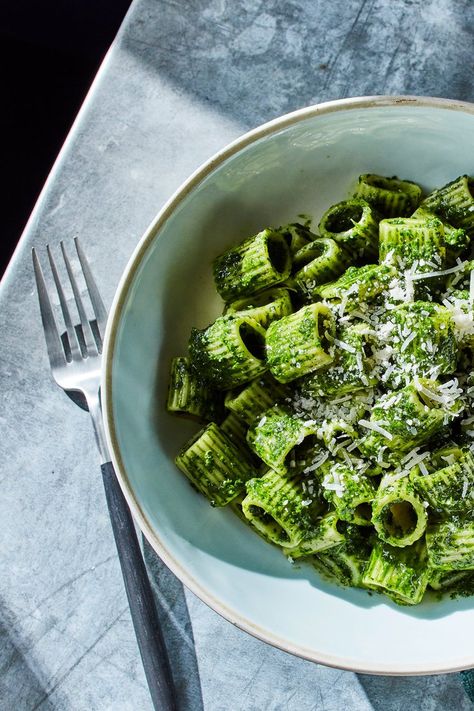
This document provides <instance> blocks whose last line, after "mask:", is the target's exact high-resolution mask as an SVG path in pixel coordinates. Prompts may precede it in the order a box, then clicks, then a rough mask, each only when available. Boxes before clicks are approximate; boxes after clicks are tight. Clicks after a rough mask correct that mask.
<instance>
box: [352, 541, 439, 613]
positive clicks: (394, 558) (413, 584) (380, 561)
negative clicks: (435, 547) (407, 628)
mask: <svg viewBox="0 0 474 711" xmlns="http://www.w3.org/2000/svg"><path fill="white" fill-rule="evenodd" d="M430 574H431V570H430V568H429V566H428V565H427V561H426V546H425V544H424V542H423V541H422V540H420V541H417V542H416V543H414V544H413V545H411V546H406V547H405V548H394V547H393V546H390V545H388V544H387V543H383V542H381V541H379V542H377V543H376V544H375V546H374V548H373V550H372V553H371V556H370V558H369V562H368V564H367V568H366V570H365V572H364V575H363V578H362V583H363V585H364V586H366V587H368V588H373V589H381V590H382V591H383V592H384V593H385V594H386V595H388V596H389V597H391V598H392V600H394V602H396V603H398V604H399V605H416V604H418V603H419V602H421V600H422V598H423V595H424V593H425V590H426V587H427V585H428V580H429V578H430Z"/></svg>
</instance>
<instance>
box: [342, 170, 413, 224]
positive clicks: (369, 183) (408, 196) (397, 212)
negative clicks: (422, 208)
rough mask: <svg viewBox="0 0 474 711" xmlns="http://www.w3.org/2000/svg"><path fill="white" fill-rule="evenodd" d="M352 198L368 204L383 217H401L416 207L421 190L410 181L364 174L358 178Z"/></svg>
mask: <svg viewBox="0 0 474 711" xmlns="http://www.w3.org/2000/svg"><path fill="white" fill-rule="evenodd" d="M354 197H358V198H361V199H362V200H365V201H366V202H368V203H369V204H370V205H372V207H374V208H375V209H376V210H377V212H379V214H380V215H382V216H383V217H401V216H402V217H403V216H405V215H409V214H410V213H411V212H413V210H414V209H415V207H416V206H417V205H418V203H419V201H420V199H421V188H420V186H419V185H417V184H416V183H413V182H412V181H411V180H399V179H398V178H385V177H383V176H382V175H375V174H373V173H372V174H371V173H365V174H364V175H360V176H359V182H358V185H357V188H356V191H355V194H354Z"/></svg>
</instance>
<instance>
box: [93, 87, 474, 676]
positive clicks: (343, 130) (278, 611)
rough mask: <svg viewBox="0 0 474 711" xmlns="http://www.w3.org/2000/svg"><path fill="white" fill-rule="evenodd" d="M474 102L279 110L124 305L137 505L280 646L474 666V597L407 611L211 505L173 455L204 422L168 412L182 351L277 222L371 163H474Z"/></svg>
mask: <svg viewBox="0 0 474 711" xmlns="http://www.w3.org/2000/svg"><path fill="white" fill-rule="evenodd" d="M472 146H474V105H472V104H465V103H460V102H455V101H447V100H440V99H429V98H416V97H398V98H397V97H371V98H362V99H349V100H343V101H333V102H330V103H326V104H321V105H318V106H312V107H309V108H307V109H302V110H300V111H296V112H294V113H292V114H288V115H287V116H283V117H282V118H279V119H277V120H275V121H271V122H270V123H268V124H265V125H264V126H261V127H260V128H257V129H256V130H254V131H251V132H250V133H247V134H246V135H245V136H243V137H242V138H240V139H238V140H237V141H235V142H234V143H232V144H231V145H230V146H228V147H227V148H225V149H224V150H223V151H221V152H220V153H219V154H217V155H216V156H214V157H213V158H212V159H211V160H210V161H209V162H208V163H206V164H205V165H204V166H203V167H202V168H200V169H199V170H198V171H197V172H196V173H194V175H192V176H191V178H190V179H189V180H188V181H187V182H186V183H185V184H184V185H183V186H182V187H181V188H180V190H178V192H177V193H175V195H174V196H173V197H172V198H171V200H170V201H169V202H168V203H167V204H166V205H165V207H164V208H163V209H162V210H161V212H160V213H159V214H158V216H157V217H156V219H155V220H154V222H153V223H152V225H151V226H150V227H149V229H148V230H147V232H146V234H145V235H144V236H143V238H142V240H141V242H140V243H139V245H138V247H137V249H136V250H135V253H134V254H133V256H132V258H131V260H130V262H129V265H128V267H127V269H126V270H125V273H124V275H123V278H122V281H121V283H120V286H119V288H118V291H117V295H116V298H115V301H114V304H113V307H112V312H111V316H110V320H109V326H108V333H107V338H106V348H105V350H106V356H105V374H104V381H103V388H102V392H103V397H104V404H105V418H106V427H107V436H108V441H109V445H110V448H111V452H112V458H113V461H114V464H115V467H116V470H117V472H118V476H119V478H120V482H121V485H122V488H123V491H124V493H125V496H126V498H127V500H128V502H129V504H130V507H131V510H132V512H133V514H134V515H135V517H136V519H137V520H138V522H139V524H140V526H141V528H142V530H143V532H144V534H145V535H146V537H147V539H148V540H149V542H150V543H151V545H152V546H153V548H154V549H155V550H156V552H157V553H158V555H159V556H160V557H161V558H162V559H163V560H164V562H165V563H166V564H167V565H168V566H169V567H170V568H171V570H172V571H173V572H174V573H175V574H176V575H177V576H178V577H179V578H180V579H181V580H182V581H183V583H184V584H185V585H187V586H188V587H189V588H190V589H191V590H192V591H193V592H194V593H196V594H197V595H198V596H199V597H200V598H201V599H202V600H204V601H205V602H206V603H207V604H209V605H210V606H211V607H212V608H214V610H216V611H217V612H219V613H220V614H222V615H223V616H224V617H226V618H227V619H228V620H230V621H231V622H233V623H234V624H236V625H238V626H239V627H241V628H242V629H244V630H246V631H248V632H250V633H251V634H254V635H255V636H257V637H259V638H260V639H262V640H265V641H266V642H269V643H270V644H273V645H275V646H277V647H280V648H281V649H284V650H287V651H289V652H293V653H294V654H297V655H300V656H302V657H306V658H307V659H311V660H314V661H317V662H321V663H323V664H328V665H333V666H337V667H342V668H346V669H353V670H357V671H363V672H372V673H383V674H425V673H435V672H442V671H454V670H458V669H463V668H467V667H472V666H474V641H473V639H472V635H471V634H468V633H467V631H468V630H469V629H473V626H474V598H465V599H461V600H456V601H452V600H450V599H446V600H444V601H443V602H435V601H432V600H431V601H427V602H424V603H423V604H421V605H419V606H417V607H414V608H407V607H405V608H403V607H398V606H397V605H395V604H393V603H391V602H390V601H389V600H387V599H386V598H384V597H383V596H379V595H372V596H369V595H368V593H367V592H365V591H362V590H355V589H344V588H340V587H337V586H335V585H333V584H331V583H329V582H326V581H324V580H322V579H321V578H320V577H319V576H318V574H317V573H316V572H315V571H314V570H313V569H312V568H311V567H310V566H309V565H307V564H303V565H298V566H293V567H292V566H291V565H290V564H289V563H288V562H287V561H286V559H285V558H284V557H283V555H282V554H281V553H280V552H279V551H278V550H277V549H276V548H274V547H272V546H271V545H269V544H267V543H265V542H264V541H263V540H261V539H260V538H259V537H258V536H257V535H256V534H255V533H253V532H252V531H251V529H250V528H248V527H246V526H245V525H244V524H243V523H242V522H241V521H240V520H238V519H237V517H235V516H234V515H233V514H232V513H231V512H230V511H226V510H216V509H212V508H211V507H210V506H209V504H208V503H207V501H206V500H205V499H204V498H203V497H201V496H200V495H198V494H196V493H195V492H194V490H193V489H192V488H191V487H190V486H189V484H188V483H187V481H186V479H185V477H184V476H183V475H182V474H181V473H180V472H178V470H177V469H176V467H175V465H174V463H173V458H174V456H175V454H176V453H177V451H178V449H179V447H180V446H181V445H182V444H183V443H184V442H185V441H186V439H187V438H188V437H189V436H190V435H191V433H192V432H194V431H195V430H196V426H195V425H192V424H190V423H188V422H184V421H183V420H180V419H174V418H173V417H171V416H169V415H168V414H167V413H166V412H165V396H166V384H167V378H168V368H169V362H170V359H171V357H172V356H173V355H177V354H183V353H185V352H186V344H187V339H188V335H189V331H190V329H191V327H192V326H198V327H203V326H205V325H207V324H208V323H209V322H210V321H211V320H213V319H214V318H215V317H216V316H217V315H218V314H219V313H220V309H221V307H222V304H221V303H220V301H219V299H218V298H217V296H216V293H215V291H214V287H213V283H212V275H211V261H212V259H213V257H214V256H216V255H217V254H219V253H220V252H221V251H222V250H223V249H225V248H226V247H228V246H229V245H231V244H233V243H235V242H236V241H238V240H241V239H243V238H244V237H246V236H248V235H250V234H252V233H255V232H257V231H258V230H260V229H261V228H262V227H265V226H267V225H279V224H283V223H285V222H289V221H294V220H295V219H296V217H297V215H298V214H299V213H309V214H310V215H312V216H313V217H314V218H315V224H317V222H318V218H319V216H320V215H321V214H322V212H323V211H324V210H325V209H327V207H329V206H330V205H331V204H332V203H334V202H337V201H339V200H341V199H343V198H345V197H346V196H347V194H348V191H349V189H350V188H351V186H353V184H354V181H355V179H356V177H357V176H358V175H359V174H360V173H366V172H371V173H380V174H382V175H398V176H400V177H403V178H409V179H413V180H415V181H417V182H419V183H421V185H422V186H423V187H424V188H426V189H431V188H433V187H435V186H440V185H442V184H444V183H446V182H447V181H448V180H450V179H453V178H455V177H457V176H458V175H460V174H462V173H470V174H474V152H473V150H472Z"/></svg>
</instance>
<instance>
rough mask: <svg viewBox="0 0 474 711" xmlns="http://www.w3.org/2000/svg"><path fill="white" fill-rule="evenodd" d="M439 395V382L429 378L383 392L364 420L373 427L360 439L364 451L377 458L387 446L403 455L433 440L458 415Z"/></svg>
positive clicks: (369, 427)
mask: <svg viewBox="0 0 474 711" xmlns="http://www.w3.org/2000/svg"><path fill="white" fill-rule="evenodd" d="M439 399H441V396H440V395H438V388H437V384H436V383H435V382H433V381H430V380H425V379H423V380H422V379H419V380H418V381H417V382H416V383H410V384H409V385H407V386H406V387H404V388H402V389H401V390H398V391H397V392H388V393H386V394H385V395H382V397H381V398H380V399H379V400H378V401H377V402H376V403H375V404H374V407H373V409H372V414H371V416H370V420H369V421H364V422H362V421H361V424H363V426H364V427H366V428H367V429H368V430H369V431H370V434H368V435H367V436H366V437H365V438H364V439H363V440H362V442H361V443H360V446H359V448H360V450H361V451H362V453H363V454H365V455H366V456H367V457H371V458H374V459H375V460H377V458H378V457H379V456H380V454H383V452H384V450H388V452H389V456H390V455H399V454H403V453H404V452H408V451H410V450H411V449H413V447H416V446H417V445H419V444H422V443H424V442H427V441H428V440H430V439H431V437H433V436H434V435H435V434H436V433H437V432H439V431H440V430H441V429H442V428H443V426H444V425H445V424H447V423H448V422H449V421H450V419H452V418H453V417H454V412H452V411H451V410H450V409H448V407H447V406H446V407H443V406H442V405H443V403H442V402H439ZM392 458H393V456H392ZM394 459H395V461H396V459H397V457H396V456H395V458H394Z"/></svg>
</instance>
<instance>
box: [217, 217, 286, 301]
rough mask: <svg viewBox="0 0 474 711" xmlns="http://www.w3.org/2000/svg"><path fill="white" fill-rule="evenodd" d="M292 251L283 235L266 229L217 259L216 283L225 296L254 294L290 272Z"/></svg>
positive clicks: (218, 289) (230, 297) (225, 297)
mask: <svg viewBox="0 0 474 711" xmlns="http://www.w3.org/2000/svg"><path fill="white" fill-rule="evenodd" d="M290 270H291V259H290V250H289V248H288V244H287V242H286V240H285V239H284V237H283V236H282V235H281V234H280V233H279V232H276V231H274V230H270V229H266V230H263V231H262V232H259V233H258V234H257V235H255V236H254V237H250V238H249V239H247V240H245V241H244V242H242V244H240V245H239V246H238V247H234V248H233V249H230V250H228V251H227V252H224V254H222V255H221V256H220V257H217V258H216V259H215V261H214V282H215V285H216V289H217V291H218V292H219V294H220V295H221V296H222V298H223V299H225V300H226V301H232V300H234V299H238V298H241V297H243V296H251V295H252V294H255V293H256V292H257V291H260V290H261V289H266V288H267V287H269V286H273V285H274V284H278V283H279V282H282V281H284V280H285V279H286V278H287V277H288V276H289V274H290Z"/></svg>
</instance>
